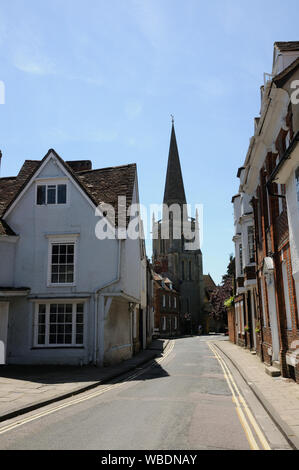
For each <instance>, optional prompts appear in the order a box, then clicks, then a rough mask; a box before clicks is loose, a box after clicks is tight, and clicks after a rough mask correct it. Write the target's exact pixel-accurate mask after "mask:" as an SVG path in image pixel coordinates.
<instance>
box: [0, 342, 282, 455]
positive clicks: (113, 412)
mask: <svg viewBox="0 0 299 470" xmlns="http://www.w3.org/2000/svg"><path fill="white" fill-rule="evenodd" d="M214 339H215V338H214ZM212 340H213V338H211V337H192V338H187V337H186V338H181V339H176V340H174V341H172V342H171V343H170V347H169V349H168V350H167V351H166V352H165V357H164V358H161V359H160V360H159V361H158V363H156V364H155V365H154V366H153V365H151V366H150V367H149V366H147V367H145V368H143V369H139V370H137V371H134V372H131V373H130V374H128V376H127V377H123V378H122V379H123V381H122V382H121V381H120V380H119V381H118V382H116V383H111V384H106V385H102V386H100V387H98V388H97V389H94V390H92V391H90V392H86V393H83V394H80V395H78V396H76V397H74V398H71V399H68V400H64V401H63V402H58V403H56V404H52V405H50V406H48V407H44V408H42V409H40V410H36V411H34V412H32V413H28V414H27V415H24V416H21V417H19V418H15V419H13V420H9V421H6V422H4V423H1V425H0V449H57V450H59V449H80V450H81V449H94V450H100V449H105V450H119V449H121V450H125V449H126V450H128V449H142V450H143V449H145V450H147V449H157V450H162V449H164V450H180V449H183V450H195V449H196V450H201V449H209V450H213V449H215V450H216V449H231V450H234V449H244V450H247V449H248V450H249V449H261V450H263V449H265V448H266V449H267V448H269V449H288V448H289V447H288V445H287V443H286V441H285V440H284V438H283V436H282V435H281V434H280V432H279V430H278V429H277V428H276V427H275V425H274V424H273V422H272V421H271V419H270V418H269V416H268V415H267V413H266V412H265V410H264V409H263V408H262V407H261V405H260V404H259V402H258V401H257V400H256V399H255V397H254V396H253V394H252V392H251V391H250V389H249V387H248V386H247V385H246V384H245V382H244V381H243V379H242V378H241V376H240V375H239V374H238V372H237V371H236V370H235V369H234V368H233V366H232V365H231V364H230V363H229V362H228V360H227V359H225V358H224V357H223V356H221V355H219V351H217V349H216V348H215V346H213V345H212V343H213V342H212ZM210 346H211V347H210ZM211 348H212V349H211Z"/></svg>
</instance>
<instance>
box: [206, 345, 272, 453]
mask: <svg viewBox="0 0 299 470" xmlns="http://www.w3.org/2000/svg"><path fill="white" fill-rule="evenodd" d="M208 346H209V348H210V349H211V351H212V352H213V353H214V355H215V357H216V359H217V360H218V362H219V364H220V366H221V368H222V370H223V373H224V376H225V379H226V381H227V383H228V386H229V388H230V390H231V393H232V397H233V402H234V403H235V405H236V411H237V414H238V416H239V419H240V422H241V424H242V426H243V429H244V431H245V434H246V437H247V440H248V442H249V445H250V447H251V448H252V449H253V450H260V449H259V446H258V444H257V442H256V440H255V438H254V436H253V433H252V431H251V429H250V425H249V424H248V422H247V420H246V417H245V415H244V413H243V410H242V408H243V409H244V411H245V413H246V415H247V418H248V419H249V422H250V423H251V426H252V428H253V429H254V431H255V433H256V435H257V436H258V438H259V441H260V443H261V444H262V447H263V449H264V450H271V447H270V446H269V444H268V442H267V440H266V438H265V436H264V434H263V432H262V430H261V428H260V426H259V425H258V423H257V421H256V419H255V418H254V416H253V414H252V413H251V410H250V409H249V407H248V405H247V403H246V401H245V399H244V397H243V396H242V394H241V392H240V390H239V388H238V386H237V384H236V382H235V380H234V378H233V376H232V374H231V371H230V369H229V367H228V366H227V363H226V362H225V360H224V359H223V357H222V356H220V354H219V353H218V352H217V351H216V349H215V346H214V345H211V343H209V344H208Z"/></svg>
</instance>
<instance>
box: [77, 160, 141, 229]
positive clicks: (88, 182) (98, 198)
mask: <svg viewBox="0 0 299 470" xmlns="http://www.w3.org/2000/svg"><path fill="white" fill-rule="evenodd" d="M135 173H136V164H135V163H133V164H130V165H123V166H116V167H110V168H102V169H100V170H90V171H83V172H78V173H76V175H77V177H78V179H79V180H80V182H81V183H82V184H83V186H84V187H85V188H86V190H87V192H88V194H90V196H92V199H93V200H94V201H95V202H96V204H97V205H99V204H101V203H103V202H104V203H105V204H110V205H111V206H113V208H114V210H115V215H116V223H117V214H118V197H119V196H126V208H127V209H128V207H129V206H130V205H131V204H132V196H133V188H134V182H135ZM127 223H128V218H127Z"/></svg>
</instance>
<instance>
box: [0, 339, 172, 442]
mask: <svg viewBox="0 0 299 470" xmlns="http://www.w3.org/2000/svg"><path fill="white" fill-rule="evenodd" d="M173 349H174V341H173V340H171V342H170V346H169V347H168V348H167V350H166V352H165V353H164V352H163V353H162V356H161V357H160V358H159V359H155V360H154V361H152V362H151V364H150V365H149V366H148V367H146V368H145V369H142V370H140V371H138V372H136V373H134V374H132V375H130V376H129V377H126V378H125V379H124V380H123V381H122V382H120V383H116V384H111V385H107V386H106V387H103V388H102V389H101V390H99V391H98V392H93V393H89V394H88V395H85V396H84V397H78V398H75V399H73V400H71V401H68V402H67V403H63V404H61V405H57V406H55V407H53V408H50V409H49V410H45V411H41V412H39V413H36V414H34V415H33V416H29V417H27V418H23V419H20V420H19V421H17V422H14V423H11V424H7V425H6V426H3V427H1V428H0V434H4V433H5V432H8V431H11V430H13V429H15V428H18V427H20V426H23V425H24V424H27V423H30V422H31V421H35V420H36V419H40V418H43V417H44V416H47V415H50V414H52V413H55V412H57V411H60V410H63V409H64V408H68V407H69V406H73V405H77V404H78V403H82V402H84V401H87V400H90V399H92V398H95V397H98V396H100V395H103V394H104V393H106V392H109V391H110V390H115V389H116V388H119V387H121V386H123V385H125V384H126V383H128V382H131V381H132V380H134V379H135V378H136V377H139V376H140V375H142V374H144V373H145V372H146V371H147V370H149V369H150V368H151V367H153V366H155V365H157V363H158V364H161V362H163V361H164V360H165V359H166V358H167V357H168V356H169V355H170V354H171V353H172V351H173Z"/></svg>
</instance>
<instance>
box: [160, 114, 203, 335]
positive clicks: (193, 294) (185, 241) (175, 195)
mask: <svg viewBox="0 0 299 470" xmlns="http://www.w3.org/2000/svg"><path fill="white" fill-rule="evenodd" d="M163 203H164V205H163V213H162V219H161V220H158V221H156V220H155V219H153V266H154V270H155V271H156V272H158V273H159V274H163V275H165V276H166V277H169V278H170V279H171V280H172V281H173V284H174V288H175V289H177V290H178V291H179V293H180V296H181V325H182V330H183V332H185V333H189V332H190V333H191V332H192V333H197V332H198V326H199V325H203V324H204V318H203V303H204V287H203V271H202V253H201V250H200V246H199V222H198V214H197V213H196V217H195V218H193V217H189V216H188V213H187V206H186V204H187V201H186V195H185V188H184V182H183V176H182V170H181V164H180V158H179V152H178V146H177V141H176V135H175V129H174V122H173V120H172V128H171V137H170V146H169V154H168V165H167V173H166V181H165V189H164V199H163ZM184 223H187V224H188V225H189V227H190V229H191V231H192V238H190V236H188V237H186V231H185V230H184ZM190 241H191V242H192V243H190Z"/></svg>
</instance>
